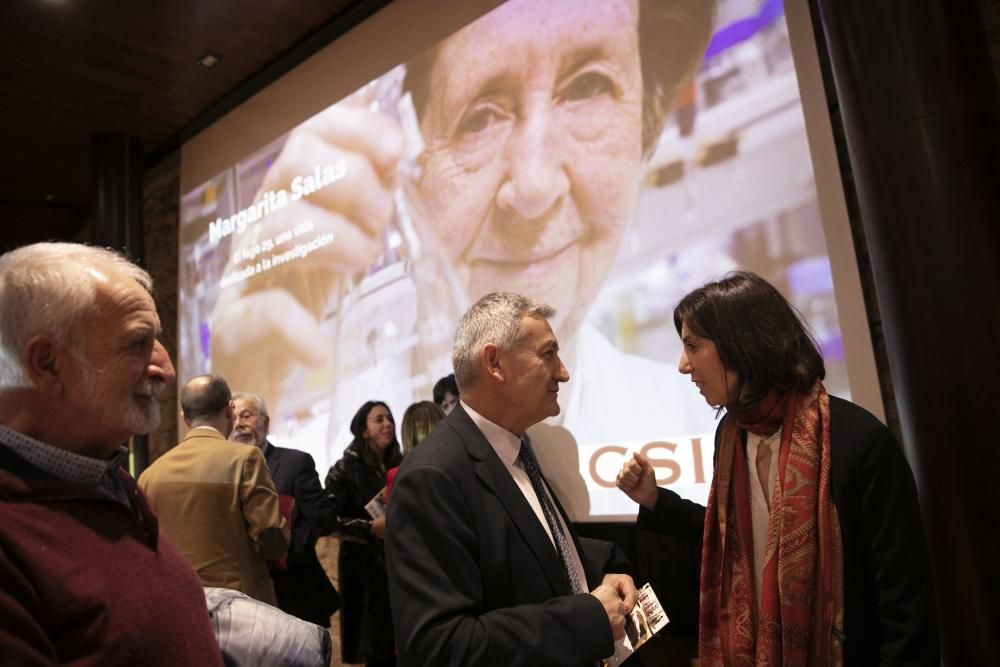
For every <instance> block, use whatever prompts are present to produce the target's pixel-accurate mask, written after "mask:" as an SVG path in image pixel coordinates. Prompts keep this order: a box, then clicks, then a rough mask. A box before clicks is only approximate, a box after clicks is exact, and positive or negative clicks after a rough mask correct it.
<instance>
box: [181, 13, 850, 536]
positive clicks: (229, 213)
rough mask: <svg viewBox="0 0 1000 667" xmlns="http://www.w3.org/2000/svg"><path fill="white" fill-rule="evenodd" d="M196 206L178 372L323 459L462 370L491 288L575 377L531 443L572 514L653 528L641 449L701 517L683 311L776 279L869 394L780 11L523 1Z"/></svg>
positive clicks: (698, 408)
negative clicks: (624, 469) (384, 414)
mask: <svg viewBox="0 0 1000 667" xmlns="http://www.w3.org/2000/svg"><path fill="white" fill-rule="evenodd" d="M331 102H335V103H333V104H332V105H331V106H330V107H329V108H327V109H325V110H324V111H322V112H321V113H319V114H317V115H316V116H314V117H313V118H311V119H309V120H308V121H306V122H304V123H302V124H301V125H299V126H298V127H296V128H294V129H293V130H292V131H291V132H289V133H288V134H287V135H285V136H282V137H277V138H275V139H274V141H273V142H272V143H270V144H269V145H266V146H261V147H256V150H255V151H254V152H252V153H250V154H248V155H247V156H245V157H244V158H243V159H241V160H240V161H239V162H238V163H236V164H234V165H233V166H232V167H231V168H229V169H227V170H225V171H224V172H222V173H220V174H218V175H217V176H216V177H214V178H212V179H210V180H209V181H207V182H205V183H202V184H201V185H199V186H198V187H197V188H194V189H192V190H191V191H189V192H186V193H184V194H183V195H182V226H181V267H180V287H181V297H180V299H181V303H180V308H181V311H180V321H181V332H180V350H179V356H180V367H181V375H182V377H190V376H193V375H195V374H198V373H203V372H215V373H219V374H222V375H223V376H224V377H226V378H227V379H228V380H229V382H230V384H231V386H232V387H233V389H234V390H242V391H251V392H256V393H259V394H261V395H262V396H263V397H264V398H265V400H266V401H267V402H268V404H269V407H270V412H271V431H272V440H273V441H275V442H276V443H277V444H283V445H287V446H291V447H295V448H298V449H302V450H305V451H308V452H310V453H311V454H312V455H313V456H314V457H315V459H316V463H317V467H318V469H319V470H320V471H321V475H322V471H325V470H326V468H327V467H328V466H329V465H331V464H332V463H333V462H335V461H336V460H337V459H338V458H339V457H340V455H341V453H342V451H343V449H344V448H345V447H346V446H347V445H348V444H349V443H350V442H351V438H352V436H351V434H350V432H349V428H348V427H349V423H350V420H351V417H352V416H353V415H354V413H355V412H356V411H357V409H358V408H359V407H360V406H361V404H362V403H363V402H365V401H366V400H369V399H377V400H383V401H385V402H387V403H388V404H389V406H390V407H391V409H392V411H393V413H394V414H395V416H396V418H397V419H399V418H401V416H402V414H403V412H404V411H405V409H406V407H407V406H408V405H409V404H410V403H412V402H413V401H415V400H421V399H429V398H430V396H431V388H432V386H433V385H434V383H435V381H436V380H437V379H438V378H440V377H442V376H444V375H446V374H448V373H450V372H451V361H450V350H451V342H452V334H453V332H454V327H455V324H456V322H457V320H458V317H459V316H460V314H461V313H462V312H463V311H464V310H465V308H466V307H467V306H468V305H469V304H470V303H471V302H473V301H475V300H476V299H477V298H478V297H480V296H482V295H483V294H485V293H487V292H490V291H493V290H508V291H515V292H520V293H523V294H526V295H529V296H532V297H534V298H537V299H540V300H542V301H545V302H547V303H549V304H551V305H552V306H554V307H555V308H556V310H557V311H558V316H557V318H556V319H555V320H554V329H555V332H556V334H557V336H558V338H559V342H560V345H561V354H562V357H563V360H564V362H565V364H566V366H567V368H568V370H569V372H570V381H569V383H568V384H566V385H564V386H563V387H562V389H561V391H560V405H561V406H562V413H561V414H560V415H559V416H558V417H555V418H552V419H549V420H547V421H546V422H544V423H542V424H538V425H536V426H535V427H533V428H532V429H531V431H529V433H530V435H531V437H532V440H533V442H534V444H535V448H536V451H537V454H538V458H539V459H540V461H541V463H542V465H543V467H544V469H545V471H546V474H547V476H548V478H549V480H550V482H551V483H552V485H553V486H554V487H555V489H556V491H557V493H558V494H559V496H560V498H561V499H562V500H563V502H564V505H565V506H566V509H567V511H568V512H569V513H570V515H571V516H572V518H574V519H576V520H588V519H590V520H609V519H619V518H622V519H624V518H629V519H631V518H633V517H634V516H635V505H634V504H633V503H632V502H631V501H630V500H628V499H627V498H626V497H625V496H624V495H623V494H621V493H620V492H619V491H617V489H615V488H614V478H615V475H616V473H617V471H618V469H619V468H620V467H621V464H622V461H623V458H624V457H625V456H627V455H628V453H629V452H630V451H633V450H634V451H642V452H644V453H645V454H646V455H647V456H648V457H649V458H650V460H651V461H652V462H653V464H654V466H655V468H656V470H657V475H658V480H659V482H660V483H661V484H667V485H669V487H670V488H672V489H674V490H676V491H677V492H678V493H680V494H681V495H682V496H685V497H688V498H691V499H693V500H696V501H698V502H701V503H704V502H705V501H706V499H707V494H708V487H709V483H710V482H711V472H712V453H713V433H714V430H715V426H716V418H717V414H716V410H715V409H713V408H711V407H710V406H708V405H707V404H706V403H705V401H704V399H703V398H702V396H701V395H700V394H699V392H698V390H697V388H696V387H695V386H694V385H693V384H692V383H691V382H690V379H689V378H688V377H687V376H683V375H681V374H680V373H678V371H677V361H678V358H679V356H680V351H681V348H680V341H679V339H678V336H677V333H676V331H675V330H674V324H673V320H672V312H673V307H674V305H675V304H676V303H677V302H678V301H679V300H680V298H681V297H682V296H683V295H684V294H685V293H687V292H688V291H689V290H691V289H693V288H695V287H698V286H699V285H701V284H702V283H703V282H705V281H706V280H708V279H710V278H715V277H719V276H720V275H722V274H723V273H725V272H726V271H729V270H732V269H736V268H745V269H749V270H752V271H756V272H758V273H760V274H761V275H763V276H764V277H765V278H766V279H767V280H769V281H771V282H772V283H773V284H775V285H776V286H778V287H779V288H780V289H782V291H783V292H784V293H785V295H786V296H787V297H788V298H789V299H790V300H791V301H792V302H793V303H794V304H796V306H797V307H798V308H799V309H800V310H801V311H802V313H803V314H804V315H805V317H806V319H807V320H808V322H809V324H810V326H811V327H812V330H813V333H814V334H815V336H816V338H817V341H818V342H819V344H820V346H821V348H822V350H823V353H824V356H825V360H826V363H827V370H828V379H827V382H826V385H827V387H828V388H829V390H830V392H831V393H834V394H838V395H841V396H847V395H848V385H847V374H846V368H845V364H844V353H843V346H842V344H841V337H840V325H839V321H838V317H837V311H836V307H835V305H834V295H833V280H832V277H831V272H830V264H829V261H828V259H827V251H826V247H825V243H824V235H823V227H822V222H821V219H820V215H819V207H818V204H817V194H816V184H815V180H814V176H813V169H812V164H811V161H810V155H809V148H808V143H807V139H806V132H805V124H804V120H803V114H802V108H801V104H800V101H799V93H798V85H797V82H796V74H795V69H794V64H793V62H792V57H791V51H790V48H789V42H788V33H787V27H786V24H785V20H784V16H783V12H782V6H781V3H780V2H779V1H773V0H766V1H760V0H719V2H717V3H715V6H714V7H713V3H710V2H708V1H707V0H659V1H656V0H639V1H636V0H593V1H591V2H585V3H581V2H578V1H577V0H509V1H508V2H506V3H504V4H502V5H500V6H499V7H498V8H497V9H495V10H494V11H492V12H490V13H489V14H486V15H484V16H483V17H481V18H480V19H479V20H477V21H475V22H474V23H471V24H469V25H468V26H466V27H465V28H463V29H461V30H459V31H458V32H456V33H454V34H453V35H451V36H449V37H447V38H446V39H444V40H443V41H441V42H440V43H438V44H437V45H435V46H434V47H432V48H431V49H429V50H427V51H426V52H423V53H420V54H417V55H415V56H414V57H413V58H412V59H411V60H409V61H408V62H406V63H404V64H401V65H399V66H398V67H396V68H394V69H392V70H391V71H389V72H387V73H386V74H384V75H383V76H381V77H379V78H378V79H376V80H375V81H372V82H371V83H370V84H368V85H366V86H364V87H363V88H361V89H360V90H358V91H356V92H355V93H353V94H351V95H350V96H348V97H347V98H345V99H342V100H339V101H334V100H331Z"/></svg>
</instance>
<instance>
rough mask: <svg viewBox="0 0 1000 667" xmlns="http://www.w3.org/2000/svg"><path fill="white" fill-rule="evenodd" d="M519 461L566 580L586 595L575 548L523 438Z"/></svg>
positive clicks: (575, 590)
mask: <svg viewBox="0 0 1000 667" xmlns="http://www.w3.org/2000/svg"><path fill="white" fill-rule="evenodd" d="M517 460H518V461H519V462H520V463H521V468H523V469H524V472H526V473H527V474H528V479H529V480H531V487H532V488H533V489H534V490H535V495H536V496H538V504H539V505H541V506H542V514H544V515H545V521H546V523H548V524H549V531H550V532H551V533H552V541H553V542H555V546H556V551H557V552H559V558H560V559H562V563H563V569H564V570H565V571H566V578H567V579H568V580H569V585H570V588H571V589H572V590H573V592H574V593H586V592H587V588H586V586H585V585H584V583H583V582H581V581H580V577H579V574H578V573H577V570H576V568H575V567H574V566H573V561H572V559H571V558H570V554H571V553H572V548H573V547H572V545H571V544H570V542H569V538H568V537H567V536H566V533H565V532H563V529H562V524H561V523H560V521H559V515H558V513H557V512H558V510H556V507H555V504H554V503H553V502H552V499H551V498H549V494H548V493H547V492H546V491H545V483H544V482H543V481H542V474H541V473H540V472H539V471H538V463H537V462H536V461H535V456H534V455H533V454H532V453H531V449H530V448H529V447H528V443H527V442H525V441H524V439H523V438H522V439H521V451H520V453H519V454H518V455H517Z"/></svg>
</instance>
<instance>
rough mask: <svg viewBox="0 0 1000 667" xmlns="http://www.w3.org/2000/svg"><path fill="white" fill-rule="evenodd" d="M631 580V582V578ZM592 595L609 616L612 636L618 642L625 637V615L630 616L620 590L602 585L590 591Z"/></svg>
mask: <svg viewBox="0 0 1000 667" xmlns="http://www.w3.org/2000/svg"><path fill="white" fill-rule="evenodd" d="M629 579H630V580H631V577H630V578H629ZM633 589H634V586H633ZM590 594H591V595H593V596H594V597H595V598H597V599H598V601H599V602H600V603H601V604H602V605H603V606H604V612H605V613H606V614H607V615H608V622H609V623H610V624H611V636H612V637H614V640H615V641H618V640H619V639H621V638H622V637H624V636H625V615H626V614H628V610H627V609H626V606H625V602H624V601H623V600H622V599H621V597H620V596H619V594H618V590H617V589H616V588H615V587H613V586H610V585H608V584H601V585H600V586H598V587H597V588H595V589H594V590H592V591H590ZM633 604H634V603H633Z"/></svg>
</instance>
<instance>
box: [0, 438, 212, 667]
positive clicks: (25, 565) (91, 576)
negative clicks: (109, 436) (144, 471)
mask: <svg viewBox="0 0 1000 667" xmlns="http://www.w3.org/2000/svg"><path fill="white" fill-rule="evenodd" d="M118 475H119V478H120V479H121V481H122V484H123V486H124V488H125V489H126V491H127V493H128V496H129V500H130V502H131V508H129V507H126V506H125V505H124V504H122V503H120V502H117V501H115V500H114V499H112V498H110V497H108V496H106V495H105V494H103V493H101V492H100V491H98V490H96V489H92V488H88V487H86V486H81V485H78V484H73V483H70V482H64V481H61V480H58V479H55V478H52V477H50V476H48V475H47V474H45V473H43V472H41V471H40V470H38V469H37V468H34V467H33V466H31V465H30V464H28V463H27V462H25V461H24V460H23V459H21V458H20V457H18V456H17V455H15V454H14V453H13V452H12V451H11V450H10V449H8V448H6V447H4V446H3V445H0V662H2V663H3V664H4V665H19V666H20V665H50V664H56V663H60V664H68V665H76V666H80V667H83V666H85V665H94V666H97V665H101V666H105V665H130V666H131V665H145V666H155V665H164V666H167V665H169V666H170V667H177V666H179V665H209V666H211V665H222V656H221V654H220V653H219V647H218V644H217V643H216V640H215V636H214V635H213V634H212V628H211V626H210V624H209V620H208V612H207V609H206V604H205V596H204V593H203V591H202V588H201V582H200V581H199V580H198V576H197V575H196V574H195V573H194V570H192V569H191V565H190V564H189V563H188V562H187V561H186V560H185V559H184V557H183V556H182V555H181V553H180V552H179V551H178V550H177V548H176V547H175V546H174V545H173V543H172V542H171V541H170V540H169V538H167V536H166V534H164V533H162V532H160V529H159V526H158V523H157V520H156V517H155V516H154V515H153V513H152V511H151V510H150V509H149V506H148V505H147V504H146V499H145V497H144V496H143V495H142V493H141V492H140V491H139V490H138V488H137V487H136V485H135V481H134V480H133V479H132V477H130V476H129V475H128V474H127V473H126V472H125V471H124V470H122V469H119V470H118Z"/></svg>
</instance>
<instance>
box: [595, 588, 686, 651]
mask: <svg viewBox="0 0 1000 667" xmlns="http://www.w3.org/2000/svg"><path fill="white" fill-rule="evenodd" d="M669 620H670V619H668V618H667V613H666V612H665V611H663V607H662V606H661V605H660V601H659V600H658V599H657V598H656V593H654V592H653V589H652V587H651V586H650V585H649V584H646V585H644V586H643V587H642V588H640V589H639V600H638V601H637V602H636V604H635V607H633V609H632V613H630V614H629V615H628V616H627V617H626V618H625V636H624V637H622V638H621V639H620V640H618V641H617V642H615V653H614V655H612V656H611V657H610V658H607V659H606V660H605V661H604V665H605V667H618V665H620V664H622V663H623V662H625V660H627V659H628V657H629V656H630V655H632V654H633V653H635V651H636V650H638V649H639V647H640V646H642V645H643V644H645V643H646V642H647V641H649V639H650V637H652V636H653V635H655V634H656V633H657V632H659V631H660V630H662V629H663V628H664V626H666V625H667V623H668V622H669Z"/></svg>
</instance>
